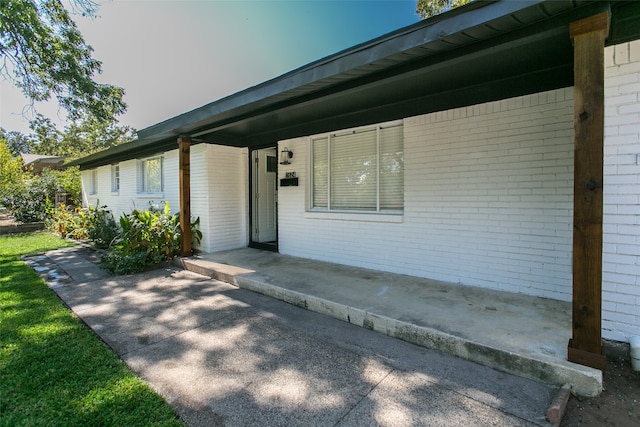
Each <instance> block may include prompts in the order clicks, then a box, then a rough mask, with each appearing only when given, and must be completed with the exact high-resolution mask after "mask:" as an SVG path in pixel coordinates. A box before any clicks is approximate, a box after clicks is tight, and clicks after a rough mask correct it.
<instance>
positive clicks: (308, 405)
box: [26, 248, 556, 427]
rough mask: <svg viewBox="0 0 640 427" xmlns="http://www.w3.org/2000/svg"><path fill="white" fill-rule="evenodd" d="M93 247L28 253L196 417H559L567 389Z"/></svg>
mask: <svg viewBox="0 0 640 427" xmlns="http://www.w3.org/2000/svg"><path fill="white" fill-rule="evenodd" d="M91 256H92V254H91V252H90V251H89V250H88V249H84V248H65V249H60V250H56V251H51V252H48V253H47V254H46V255H44V256H42V255H41V256H34V257H28V258H26V260H27V262H29V263H30V264H31V265H32V266H33V267H34V269H36V271H38V272H39V273H40V274H41V275H42V276H43V277H44V278H45V279H46V280H47V282H48V284H49V286H50V287H51V288H52V289H53V290H54V291H55V292H56V293H57V294H58V295H59V297H60V298H61V299H62V300H63V301H65V302H66V304H67V305H68V306H69V307H70V308H71V309H72V310H73V311H74V312H75V313H76V314H77V315H78V316H79V317H80V318H81V319H82V320H83V321H84V322H85V323H86V324H87V325H88V326H90V327H91V328H92V329H93V330H94V331H95V332H96V333H97V334H98V335H99V336H100V337H101V338H102V339H103V340H104V341H105V342H106V343H107V344H108V345H109V346H111V347H112V348H113V349H114V351H116V352H117V353H118V354H119V355H120V357H121V358H122V359H123V360H124V361H125V362H126V363H127V364H128V365H129V366H130V367H131V368H132V369H133V370H134V372H136V374H137V375H139V376H140V377H142V378H143V379H144V380H146V381H147V382H149V383H150V384H151V385H152V387H153V388H154V389H155V390H157V391H158V392H159V393H160V394H161V395H162V396H163V397H164V398H165V399H166V400H167V401H168V402H169V403H170V404H171V405H172V406H173V407H174V408H176V410H177V412H178V413H179V414H180V417H181V418H182V419H183V420H184V421H185V422H186V423H187V424H188V425H190V426H194V427H199V426H227V427H230V426H253V425H255V426H265V425H272V426H311V425H313V426H336V427H338V426H339V427H347V426H349V427H350V426H365V425H367V426H370V425H380V426H414V425H442V426H459V425H493V426H505V427H506V426H536V425H537V426H548V425H549V424H548V423H547V422H546V421H545V415H544V414H545V411H546V408H547V407H548V405H549V404H550V402H551V400H552V399H553V395H554V393H555V391H556V390H555V389H554V388H553V387H549V386H546V385H544V384H542V383H539V382H536V381H532V380H527V379H524V378H521V377H516V376H513V375H507V374H504V373H502V372H498V371H496V370H494V369H490V368H487V367H485V366H481V365H478V364H475V363H471V362H468V361H465V360H462V359H460V358H456V357H451V356H447V355H445V354H443V353H440V352H437V351H433V350H429V349H425V348H422V347H419V346H415V345H413V344H410V343H407V342H403V341H399V340H397V339H393V338H390V337H388V336H385V335H383V334H379V333H375V332H372V331H370V330H367V329H365V328H360V327H356V326H354V325H350V324H348V323H345V322H342V321H338V320H336V319H333V318H331V317H329V316H323V315H320V314H317V313H313V312H311V311H309V310H303V309H301V308H299V307H295V306H294V305H291V304H287V303H284V302H282V301H278V300H276V299H273V298H269V297H266V296H263V295H260V294H258V293H255V292H251V291H248V290H245V289H240V288H238V287H235V286H233V285H230V284H227V283H223V282H221V281H218V280H212V279H210V278H208V277H204V276H202V275H199V274H195V273H193V272H190V271H185V270H181V269H177V268H175V267H172V266H168V267H165V268H159V269H156V270H152V271H148V272H145V273H140V274H135V275H127V276H109V275H108V274H105V273H104V272H103V271H101V270H99V269H98V267H97V266H96V265H95V263H94V260H92V259H91ZM261 259H264V258H261ZM236 273H239V271H236Z"/></svg>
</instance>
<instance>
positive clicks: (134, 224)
mask: <svg viewBox="0 0 640 427" xmlns="http://www.w3.org/2000/svg"><path fill="white" fill-rule="evenodd" d="M198 225H199V218H198V219H197V220H196V221H194V222H192V223H191V228H192V235H193V237H194V239H195V240H196V242H199V241H200V239H201V238H202V233H200V230H199V229H198ZM120 231H121V234H120V236H119V237H118V238H116V240H115V241H114V244H112V245H111V246H110V248H109V253H108V254H107V255H106V256H104V257H103V258H102V265H103V266H104V268H105V269H107V270H108V271H110V272H112V273H116V274H129V273H135V272H138V271H142V270H144V269H145V268H148V267H150V266H154V265H157V264H159V263H161V262H163V261H167V260H170V259H173V258H174V257H175V256H176V255H178V254H179V253H180V249H181V248H180V243H181V242H180V216H179V214H175V215H171V211H170V209H169V204H168V203H165V204H164V207H163V208H162V209H157V208H154V207H150V208H149V209H147V210H138V209H136V210H134V211H132V212H131V213H130V214H126V215H122V216H121V217H120Z"/></svg>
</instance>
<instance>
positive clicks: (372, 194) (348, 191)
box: [311, 123, 404, 212]
mask: <svg viewBox="0 0 640 427" xmlns="http://www.w3.org/2000/svg"><path fill="white" fill-rule="evenodd" d="M311 156H312V164H313V174H312V180H313V183H312V186H311V188H312V189H311V192H312V194H311V209H313V210H317V211H322V210H326V211H343V212H358V211H366V212H402V211H403V210H404V143H403V127H402V124H398V123H395V124H387V125H380V126H371V127H366V128H360V129H356V130H348V131H340V132H336V133H332V134H330V135H324V136H319V137H314V138H312V139H311Z"/></svg>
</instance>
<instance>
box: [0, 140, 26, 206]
mask: <svg viewBox="0 0 640 427" xmlns="http://www.w3.org/2000/svg"><path fill="white" fill-rule="evenodd" d="M25 178H26V173H25V172H24V171H23V169H22V159H21V158H20V157H14V155H13V154H12V153H11V150H10V149H9V147H8V145H7V141H6V140H5V139H3V138H2V137H0V203H2V199H3V198H4V197H6V196H8V195H10V194H12V193H13V192H15V191H16V190H20V189H21V188H22V187H23V183H24V181H25Z"/></svg>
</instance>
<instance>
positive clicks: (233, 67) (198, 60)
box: [0, 0, 419, 132]
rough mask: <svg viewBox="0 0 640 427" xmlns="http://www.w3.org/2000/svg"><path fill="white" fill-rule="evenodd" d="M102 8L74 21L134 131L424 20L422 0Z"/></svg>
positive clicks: (0, 118)
mask: <svg viewBox="0 0 640 427" xmlns="http://www.w3.org/2000/svg"><path fill="white" fill-rule="evenodd" d="M101 3H102V5H101V8H100V11H99V17H98V18H97V19H88V18H81V17H77V16H76V17H75V21H76V23H77V24H78V27H79V29H80V31H81V32H82V34H83V35H84V37H85V40H86V41H87V43H88V44H90V45H91V46H92V47H93V48H94V50H95V51H94V57H95V58H96V59H98V60H100V61H102V68H103V73H102V75H100V76H98V78H97V79H98V80H99V81H102V82H106V83H111V84H114V85H118V86H121V87H123V88H124V89H125V91H126V96H125V101H126V102H127V104H128V105H129V108H128V111H127V113H126V114H125V115H123V116H121V117H120V122H121V123H122V124H126V125H130V126H133V127H135V128H137V129H142V128H144V127H147V126H150V125H153V124H155V123H157V122H160V121H162V120H165V119H168V118H170V117H173V116H175V115H177V114H180V113H183V112H185V111H189V110H191V109H194V108H197V107H199V106H201V105H204V104H206V103H208V102H211V101H215V100H217V99H220V98H222V97H224V96H227V95H230V94H232V93H235V92H238V91H240V90H243V89H245V88H247V87H250V86H253V85H256V84H259V83H261V82H264V81H266V80H269V79H271V78H274V77H277V76H279V75H281V74H283V73H286V72H288V71H291V70H293V69H295V68H298V67H300V66H302V65H305V64H307V63H309V62H312V61H315V60H317V59H320V58H322V57H324V56H327V55H330V54H333V53H335V52H338V51H340V50H343V49H346V48H349V47H351V46H353V45H356V44H358V43H362V42H364V41H367V40H370V39H372V38H374V37H377V36H380V35H383V34H386V33H388V32H391V31H394V30H396V29H398V28H402V27H404V26H407V25H410V24H413V23H415V22H418V21H419V17H418V16H417V15H416V13H415V6H416V0H410V1H405V0H386V1H385V0H380V1H365V0H361V1H360V0H335V1H331V0H320V1H306V0H289V1H271V0H260V1H255V0H254V1H237V0H236V1H177V0H173V1H142V0H138V1H124V0H115V1H102V2H101ZM1 91H2V92H1V93H0V96H1V99H2V100H1V104H0V126H2V127H4V128H5V129H7V130H19V131H22V132H28V127H27V121H26V120H25V119H24V118H23V117H22V114H21V112H22V110H23V107H24V106H25V105H26V104H27V101H26V100H24V99H23V98H21V96H20V95H19V93H18V92H17V91H16V90H14V89H12V88H11V87H10V86H9V85H8V84H7V83H6V82H4V83H2V87H1ZM39 108H40V109H42V111H43V112H44V113H46V114H47V115H48V116H52V117H59V116H62V115H63V112H60V111H59V110H58V109H57V107H55V106H52V105H48V106H39Z"/></svg>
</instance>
